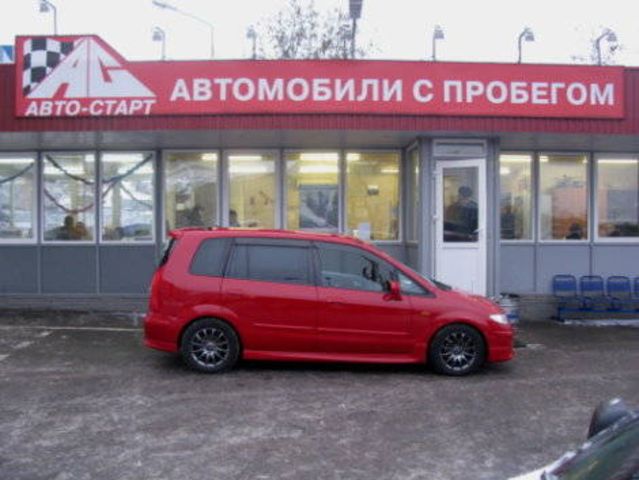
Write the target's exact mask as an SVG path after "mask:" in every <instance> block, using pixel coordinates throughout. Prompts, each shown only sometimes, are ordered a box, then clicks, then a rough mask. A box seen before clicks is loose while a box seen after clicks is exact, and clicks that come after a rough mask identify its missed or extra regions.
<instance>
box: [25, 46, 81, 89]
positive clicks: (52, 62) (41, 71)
mask: <svg viewBox="0 0 639 480" xmlns="http://www.w3.org/2000/svg"><path fill="white" fill-rule="evenodd" d="M73 47H74V43H73V42H72V41H69V42H60V41H58V40H53V39H51V38H31V39H29V40H27V41H26V42H25V43H24V52H23V55H24V56H23V61H22V93H23V95H24V96H27V95H29V93H31V92H32V91H33V89H34V88H35V87H36V86H37V85H38V84H39V83H40V82H41V81H42V80H44V79H45V77H46V76H47V75H49V73H51V71H52V70H53V69H54V68H55V67H56V66H58V64H59V63H60V62H61V61H62V60H64V58H65V57H66V56H67V55H68V54H69V53H71V52H72V51H73Z"/></svg>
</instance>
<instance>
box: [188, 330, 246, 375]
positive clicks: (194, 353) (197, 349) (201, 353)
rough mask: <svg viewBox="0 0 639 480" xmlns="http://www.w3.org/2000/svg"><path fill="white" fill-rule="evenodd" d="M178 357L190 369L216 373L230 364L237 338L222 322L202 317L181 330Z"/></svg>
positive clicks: (237, 349) (236, 355)
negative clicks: (180, 357) (179, 356)
mask: <svg viewBox="0 0 639 480" xmlns="http://www.w3.org/2000/svg"><path fill="white" fill-rule="evenodd" d="M180 354H181V355H182V360H183V361H184V363H186V365H188V366H189V367H190V368H192V369H193V370H197V371H198V372H204V373H220V372H224V371H226V370H229V369H231V368H233V366H234V365H235V364H236V363H237V361H238V359H239V356H240V341H239V338H238V336H237V333H235V330H233V328H232V327H231V326H230V325H229V324H228V323H226V322H223V321H222V320H218V319H215V318H205V319H202V320H197V321H195V322H193V323H192V324H191V325H189V327H188V328H187V329H186V330H185V331H184V334H183V335H182V341H181V343H180Z"/></svg>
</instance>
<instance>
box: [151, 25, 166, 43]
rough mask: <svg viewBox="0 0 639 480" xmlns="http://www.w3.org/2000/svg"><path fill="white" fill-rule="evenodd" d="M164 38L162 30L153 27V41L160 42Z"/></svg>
mask: <svg viewBox="0 0 639 480" xmlns="http://www.w3.org/2000/svg"><path fill="white" fill-rule="evenodd" d="M163 40H164V30H162V29H161V28H160V27H153V41H154V42H161V41H163Z"/></svg>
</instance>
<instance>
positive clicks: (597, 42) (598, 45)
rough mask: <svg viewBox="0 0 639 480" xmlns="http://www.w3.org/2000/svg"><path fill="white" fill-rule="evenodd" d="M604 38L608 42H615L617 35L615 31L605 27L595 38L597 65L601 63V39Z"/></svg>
mask: <svg viewBox="0 0 639 480" xmlns="http://www.w3.org/2000/svg"><path fill="white" fill-rule="evenodd" d="M604 38H605V39H606V40H608V42H610V43H616V42H617V35H616V34H615V32H613V31H612V30H610V29H609V28H606V29H605V30H604V31H603V33H602V34H601V35H599V36H598V37H597V40H595V46H596V48H597V65H601V64H602V63H603V59H602V56H601V41H602V40H603V39H604Z"/></svg>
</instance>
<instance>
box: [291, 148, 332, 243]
mask: <svg viewBox="0 0 639 480" xmlns="http://www.w3.org/2000/svg"><path fill="white" fill-rule="evenodd" d="M286 184H287V189H286V202H287V214H286V217H287V223H286V226H287V228H290V229H305V230H316V231H322V232H337V230H338V228H339V191H338V190H339V189H338V185H339V154H338V153H337V152H289V153H287V154H286Z"/></svg>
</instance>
